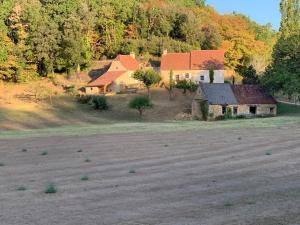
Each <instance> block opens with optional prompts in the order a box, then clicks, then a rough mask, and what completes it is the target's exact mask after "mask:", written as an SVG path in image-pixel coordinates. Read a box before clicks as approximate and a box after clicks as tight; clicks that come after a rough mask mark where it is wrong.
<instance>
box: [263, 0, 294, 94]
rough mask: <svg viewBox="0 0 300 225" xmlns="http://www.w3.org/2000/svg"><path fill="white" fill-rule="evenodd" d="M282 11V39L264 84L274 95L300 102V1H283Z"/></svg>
mask: <svg viewBox="0 0 300 225" xmlns="http://www.w3.org/2000/svg"><path fill="white" fill-rule="evenodd" d="M280 9H281V14H282V19H281V26H280V37H279V40H278V42H277V43H276V45H275V46H274V51H273V61H272V63H271V64H270V66H269V67H268V68H267V70H266V73H265V75H264V76H263V77H262V82H263V83H264V84H265V86H266V87H268V88H269V90H270V91H271V92H272V93H273V94H275V93H281V94H285V95H288V96H289V97H292V96H294V97H296V98H299V100H300V1H299V0H281V3H280Z"/></svg>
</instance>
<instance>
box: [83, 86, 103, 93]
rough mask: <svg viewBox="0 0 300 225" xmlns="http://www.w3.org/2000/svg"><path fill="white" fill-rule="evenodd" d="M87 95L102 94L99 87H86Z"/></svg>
mask: <svg viewBox="0 0 300 225" xmlns="http://www.w3.org/2000/svg"><path fill="white" fill-rule="evenodd" d="M85 93H86V94H87V95H97V94H99V93H100V90H99V88H98V87H85Z"/></svg>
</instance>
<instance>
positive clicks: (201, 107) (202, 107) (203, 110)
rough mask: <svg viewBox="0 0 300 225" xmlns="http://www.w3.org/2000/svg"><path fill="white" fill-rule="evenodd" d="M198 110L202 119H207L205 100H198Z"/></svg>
mask: <svg viewBox="0 0 300 225" xmlns="http://www.w3.org/2000/svg"><path fill="white" fill-rule="evenodd" d="M200 111H201V114H202V119H203V120H204V121H207V119H208V104H207V101H202V102H200Z"/></svg>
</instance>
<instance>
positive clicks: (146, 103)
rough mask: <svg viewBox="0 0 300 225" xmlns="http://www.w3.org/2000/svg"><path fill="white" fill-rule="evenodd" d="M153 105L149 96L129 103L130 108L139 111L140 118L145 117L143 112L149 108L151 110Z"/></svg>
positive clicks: (140, 97)
mask: <svg viewBox="0 0 300 225" xmlns="http://www.w3.org/2000/svg"><path fill="white" fill-rule="evenodd" d="M151 107H152V104H151V102H150V99H149V98H148V97H147V96H138V97H135V98H133V99H132V100H131V101H130V102H129V108H131V109H136V110H138V112H139V114H140V117H142V116H143V112H144V110H145V109H147V108H151Z"/></svg>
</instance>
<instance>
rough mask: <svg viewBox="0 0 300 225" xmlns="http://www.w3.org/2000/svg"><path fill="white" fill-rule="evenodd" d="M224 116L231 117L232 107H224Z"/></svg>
mask: <svg viewBox="0 0 300 225" xmlns="http://www.w3.org/2000/svg"><path fill="white" fill-rule="evenodd" d="M224 117H225V119H230V118H232V109H231V108H230V107H226V112H225V115H224Z"/></svg>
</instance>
